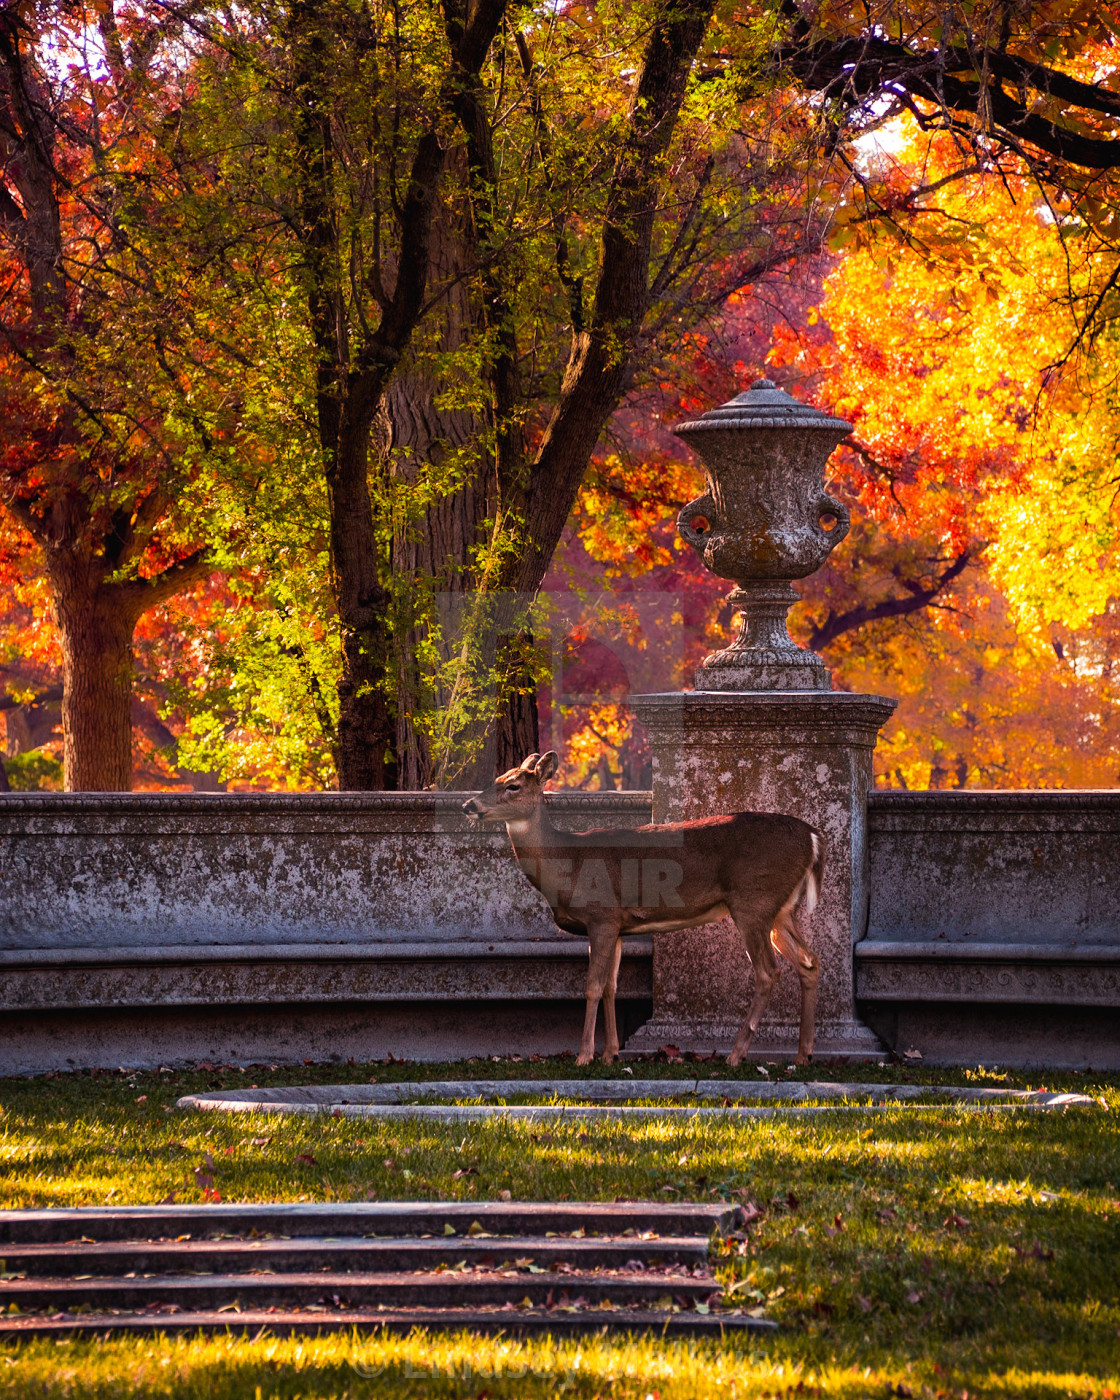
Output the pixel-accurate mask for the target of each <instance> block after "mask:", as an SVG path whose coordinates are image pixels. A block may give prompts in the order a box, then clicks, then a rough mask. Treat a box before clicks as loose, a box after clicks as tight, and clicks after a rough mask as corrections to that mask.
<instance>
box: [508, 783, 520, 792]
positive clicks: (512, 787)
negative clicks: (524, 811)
mask: <svg viewBox="0 0 1120 1400" xmlns="http://www.w3.org/2000/svg"><path fill="white" fill-rule="evenodd" d="M520 791H521V784H520V783H506V792H520Z"/></svg>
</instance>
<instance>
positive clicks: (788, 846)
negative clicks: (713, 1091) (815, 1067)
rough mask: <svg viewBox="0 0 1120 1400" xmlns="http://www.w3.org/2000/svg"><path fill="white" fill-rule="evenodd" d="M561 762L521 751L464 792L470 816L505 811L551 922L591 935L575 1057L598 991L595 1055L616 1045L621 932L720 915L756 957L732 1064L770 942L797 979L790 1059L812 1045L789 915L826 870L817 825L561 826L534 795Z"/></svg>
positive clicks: (811, 900)
mask: <svg viewBox="0 0 1120 1400" xmlns="http://www.w3.org/2000/svg"><path fill="white" fill-rule="evenodd" d="M558 767H559V760H558V759H557V757H556V755H555V754H554V753H546V754H545V755H544V757H543V758H542V757H541V755H540V754H536V753H533V754H530V755H529V757H528V758H527V759H526V760H525V761H524V763H522V765H521V767H520V768H511V769H510V770H509V772H508V773H503V774H502V775H501V777H500V778H497V779H495V781H494V783H493V784H492V785H491V786H490V787H488V788H487V789H486V791H485V792H481V793H479V795H478V796H477V797H472V798H471V799H470V800H469V801H468V802H465V803H464V804H463V811H464V812H466V813H467V814H468V816H472V817H477V818H479V819H481V820H482V821H501V822H505V824H506V830H507V831H508V832H509V838H510V840H511V841H512V843H513V850H514V854H515V855H516V857H517V860H518V862H519V864H520V866H521V869H522V870H523V871H524V872H525V874H526V875H527V876H528V877H529V879H530V880H531V881H532V882H533V884H534V885H536V887H537V889H538V890H540V891H541V893H542V894H543V895H544V897H545V898H546V899H547V900H548V902H549V904H551V905H552V910H553V914H554V916H555V919H556V922H557V924H558V925H559V926H560V928H562V929H564V930H565V931H566V932H568V933H577V934H579V933H582V934H586V935H587V938H588V941H589V943H590V945H591V952H590V964H589V967H588V971H587V1014H586V1016H585V1019H584V1023H583V1039H582V1041H581V1043H580V1050H579V1060H578V1063H579V1064H581V1065H586V1064H589V1063H590V1061H591V1060H592V1058H593V1057H594V1054H595V1017H596V1015H597V1013H598V1009H599V1001H600V999H601V1000H602V1003H603V1020H604V1023H605V1025H604V1029H605V1032H606V1037H605V1044H604V1047H603V1059H604V1060H605V1061H607V1062H608V1063H609V1062H610V1061H611V1060H613V1059H614V1057H615V1056H616V1055H617V1054H618V1028H617V1025H616V1023H615V1010H614V998H615V987H616V985H617V982H618V964H619V960H620V958H621V956H622V939H623V937H624V936H625V935H626V934H628V933H651V932H660V931H664V930H669V929H682V928H694V927H695V926H696V925H698V924H706V923H710V922H711V921H712V920H713V919H722V918H725V917H727V916H728V915H730V917H731V918H732V919H733V920H734V921H735V926H736V927H737V928H738V930H739V932H740V933H741V934H742V936H743V942H744V943H745V944H746V948H747V953H748V954H749V956H750V960H751V964H752V966H753V968H754V979H755V982H754V998H753V1000H752V1002H751V1009H750V1014H749V1016H748V1017H747V1019H746V1021H744V1023H743V1028H742V1030H740V1032H739V1034H738V1037H737V1038H736V1040H735V1044H734V1047H733V1048H732V1050H731V1054H730V1055H729V1056H728V1057H727V1062H728V1064H730V1065H737V1064H738V1063H739V1061H740V1060H741V1059H742V1057H743V1056H744V1055H745V1054H746V1052H747V1050H748V1049H749V1047H750V1043H751V1040H752V1038H753V1036H754V1033H755V1031H756V1030H757V1029H758V1024H759V1022H760V1021H761V1019H762V1016H763V1013H764V1012H765V1010H766V1004H767V1002H768V1001H769V1000H770V989H771V987H772V985H773V983H774V980H775V978H776V977H777V975H778V971H779V968H778V960H777V958H776V957H775V952H778V953H781V954H782V956H783V957H785V958H786V959H787V960H788V961H789V962H790V963H792V964H793V966H794V968H795V969H796V970H797V975H798V977H799V978H800V980H801V1031H800V1038H799V1044H798V1051H797V1062H798V1064H804V1063H805V1062H806V1061H807V1060H808V1058H809V1056H810V1055H811V1054H812V1053H813V1025H814V1021H815V1018H816V1009H817V977H818V968H817V960H816V958H815V957H814V956H813V955H812V953H810V951H809V949H808V948H807V947H806V946H805V944H804V942H803V941H802V938H801V935H800V933H799V931H798V928H797V924H796V919H797V916H798V914H799V913H800V912H801V911H804V912H805V913H806V914H811V913H812V912H813V908H814V906H815V905H816V902H817V897H818V895H819V894H820V888H821V878H822V876H823V873H824V851H825V840H824V837H823V835H822V834H821V833H820V832H819V831H816V830H815V829H814V828H813V827H811V826H808V825H807V824H806V823H805V822H803V821H799V820H798V819H797V818H796V817H784V816H776V815H773V814H771V813H768V812H736V813H734V814H732V815H729V816H725V817H704V818H702V819H701V820H699V821H690V822H666V823H664V824H663V825H661V826H640V827H636V828H631V829H629V830H614V829H603V830H596V831H581V832H574V833H573V832H568V831H560V830H558V829H557V828H556V827H554V826H553V825H552V822H551V821H550V819H549V816H548V812H547V810H546V809H545V803H544V785H545V783H546V782H547V781H548V779H549V778H551V777H552V775H553V774H554V773H555V772H556V770H557V768H558Z"/></svg>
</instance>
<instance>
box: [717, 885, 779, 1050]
mask: <svg viewBox="0 0 1120 1400" xmlns="http://www.w3.org/2000/svg"><path fill="white" fill-rule="evenodd" d="M773 908H774V906H773V905H771V906H770V909H769V911H767V910H763V909H759V908H757V907H756V908H751V907H750V905H748V904H745V903H744V904H739V903H737V902H734V901H730V900H729V901H728V909H729V911H730V914H731V917H732V919H734V921H735V927H736V928H737V929H738V930H739V932H740V933H741V934H742V936H743V942H744V943H745V944H746V947H747V956H748V957H749V958H750V960H751V967H752V968H753V969H754V997H753V999H752V1000H751V1009H750V1014H749V1015H748V1016H747V1019H746V1020H745V1021H744V1022H743V1026H742V1029H741V1030H740V1031H739V1034H738V1035H737V1036H736V1037H735V1044H734V1045H733V1046H732V1047H731V1054H730V1055H728V1057H727V1063H728V1064H729V1065H737V1064H738V1063H739V1061H740V1060H741V1059H742V1058H743V1056H744V1055H745V1054H746V1053H747V1051H748V1050H749V1049H750V1047H751V1041H752V1040H753V1039H754V1033H755V1031H757V1030H758V1025H759V1022H760V1021H761V1020H762V1018H763V1016H764V1015H765V1014H766V1008H767V1006H768V1005H769V1003H770V993H771V991H772V990H773V986H774V982H775V981H776V979H777V977H778V975H779V971H780V969H779V967H778V959H777V958H776V957H775V956H774V949H773V947H772V945H771V942H770V928H771V925H772V923H773Z"/></svg>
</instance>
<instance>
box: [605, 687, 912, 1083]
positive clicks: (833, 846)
mask: <svg viewBox="0 0 1120 1400" xmlns="http://www.w3.org/2000/svg"><path fill="white" fill-rule="evenodd" d="M631 703H632V704H633V706H634V710H635V712H636V714H637V715H638V717H639V719H640V720H641V721H642V723H643V724H644V725H645V727H646V731H647V733H648V735H649V739H650V744H651V746H652V748H653V819H654V821H655V822H665V821H680V820H687V819H689V818H693V817H704V816H714V815H716V814H718V813H721V812H736V811H763V812H766V811H769V812H786V813H789V814H791V815H792V816H797V817H801V818H803V819H804V820H805V821H807V822H810V823H811V824H812V825H813V826H816V827H817V828H819V829H820V830H821V831H823V832H824V833H825V835H826V837H827V838H828V853H827V858H826V864H825V876H824V886H823V889H822V891H821V900H820V903H819V904H818V905H817V909H816V912H815V913H814V915H813V917H812V920H811V922H809V924H808V941H809V944H810V946H811V947H812V949H813V951H814V952H815V953H816V954H817V956H818V957H819V958H820V965H821V978H820V1000H819V1004H818V1009H817V1034H816V1049H815V1053H816V1055H817V1056H819V1057H822V1058H827V1057H829V1056H835V1055H872V1054H878V1053H881V1051H882V1046H881V1045H880V1043H879V1041H878V1039H877V1038H876V1036H875V1035H874V1034H873V1033H872V1032H871V1031H870V1030H869V1029H868V1028H867V1027H866V1026H865V1025H863V1023H862V1022H861V1021H860V1020H859V1018H858V1017H857V1015H856V1010H855V998H854V994H853V993H854V976H853V955H852V945H853V944H854V943H855V942H856V941H857V940H859V939H860V938H862V937H863V936H864V933H865V930H866V926H867V890H868V872H867V793H868V790H869V788H870V786H871V781H872V773H871V757H872V753H873V752H874V749H875V743H876V739H877V737H878V733H879V730H880V729H881V728H882V726H883V724H884V723H885V722H886V721H887V719H889V718H890V715H891V713H892V711H893V710H894V707H895V701H893V700H888V699H885V698H884V697H882V696H878V695H851V694H848V693H845V692H833V691H808V690H806V691H745V692H732V691H685V692H683V693H680V694H665V695H636V696H633V697H631ZM778 961H779V963H780V964H781V965H782V966H783V969H784V975H782V976H781V978H780V979H779V981H778V982H777V984H776V985H775V988H774V994H773V998H772V1000H771V1002H770V1008H769V1011H768V1013H767V1016H766V1019H765V1020H764V1022H763V1024H762V1025H761V1026H760V1027H759V1031H758V1033H757V1035H756V1036H755V1041H754V1044H753V1046H752V1047H751V1052H750V1053H751V1056H752V1057H754V1058H763V1059H792V1058H793V1056H794V1054H795V1053H796V1050H797V1028H798V1008H799V1004H800V1001H799V998H800V991H799V987H798V982H797V978H796V976H795V975H794V972H793V969H792V968H788V967H786V966H785V964H784V961H783V960H782V959H781V958H779V960H778ZM750 983H751V971H750V962H749V960H748V958H747V955H746V952H745V951H744V949H743V946H742V941H741V939H740V937H739V935H738V932H737V931H736V929H735V927H734V925H733V924H732V923H731V921H730V920H729V919H725V920H722V921H721V922H719V923H715V924H708V925H705V926H704V927H703V928H699V929H685V930H683V931H681V932H679V933H658V934H654V954H653V1017H652V1019H651V1020H650V1021H649V1022H647V1023H646V1025H644V1026H643V1027H642V1028H641V1030H640V1031H638V1032H637V1034H636V1035H634V1036H631V1038H630V1040H629V1041H628V1042H627V1045H626V1050H627V1051H628V1052H634V1053H649V1052H651V1051H654V1050H657V1049H660V1048H661V1046H663V1045H675V1046H678V1047H679V1048H680V1049H682V1050H691V1051H695V1052H698V1053H710V1052H711V1051H713V1050H718V1051H726V1050H729V1049H730V1048H731V1044H732V1042H733V1041H734V1039H735V1036H736V1034H737V1032H738V1030H739V1027H740V1026H741V1025H742V1023H743V1021H744V1019H745V1018H746V1015H747V1010H748V1008H749V1006H750V993H751V988H750Z"/></svg>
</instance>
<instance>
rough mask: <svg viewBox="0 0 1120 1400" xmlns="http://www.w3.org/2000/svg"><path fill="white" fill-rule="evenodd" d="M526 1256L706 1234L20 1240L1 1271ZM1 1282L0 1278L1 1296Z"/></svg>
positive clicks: (610, 1249) (602, 1260)
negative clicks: (623, 1236)
mask: <svg viewBox="0 0 1120 1400" xmlns="http://www.w3.org/2000/svg"><path fill="white" fill-rule="evenodd" d="M525 1258H530V1259H531V1260H532V1262H533V1263H534V1264H536V1265H538V1266H540V1267H543V1268H547V1267H548V1266H549V1265H550V1264H556V1263H561V1262H566V1263H570V1264H573V1265H575V1266H576V1267H577V1268H579V1269H590V1268H598V1267H604V1266H607V1267H613V1268H620V1267H621V1266H622V1265H624V1264H626V1263H627V1262H628V1261H630V1260H636V1261H638V1262H640V1263H642V1264H644V1265H645V1266H646V1267H647V1268H648V1267H650V1266H662V1265H665V1264H674V1265H677V1266H681V1265H684V1266H688V1267H695V1266H697V1265H704V1264H706V1263H707V1259H708V1241H707V1238H702V1237H699V1236H682V1235H663V1236H657V1237H653V1238H648V1239H642V1238H640V1237H638V1236H628V1237H626V1238H618V1237H601V1238H597V1237H596V1238H588V1239H573V1238H571V1236H556V1237H555V1238H552V1239H549V1238H547V1237H544V1236H532V1235H526V1236H518V1237H516V1238H513V1239H511V1238H509V1237H508V1236H506V1237H503V1238H492V1239H491V1238H487V1237H485V1236H483V1237H481V1238H480V1237H475V1236H470V1235H465V1236H459V1235H456V1236H454V1237H452V1236H447V1237H436V1238H432V1239H427V1240H425V1239H402V1238H397V1239H365V1238H352V1239H320V1238H316V1237H314V1236H310V1237H307V1238H303V1239H291V1240H288V1239H237V1240H233V1239H223V1240H205V1239H203V1240H194V1239H191V1240H124V1241H111V1242H109V1243H94V1242H89V1241H87V1242H75V1241H68V1242H67V1243H65V1244H20V1245H15V1246H11V1245H9V1246H5V1247H4V1255H3V1257H2V1258H0V1275H2V1274H4V1273H6V1274H8V1275H9V1276H10V1275H12V1274H27V1275H28V1276H30V1277H41V1276H54V1277H58V1276H62V1275H70V1276H73V1275H74V1274H76V1273H80V1274H94V1275H96V1276H98V1277H105V1276H111V1275H117V1276H119V1275H121V1274H126V1273H136V1274H167V1273H189V1272H191V1271H192V1270H203V1269H205V1270H210V1271H212V1272H214V1273H235V1272H237V1271H239V1270H250V1269H271V1270H273V1271H275V1272H277V1273H290V1272H301V1271H303V1272H305V1271H307V1270H310V1269H328V1270H334V1271H340V1272H346V1271H349V1270H354V1269H358V1270H364V1271H373V1272H378V1273H385V1272H389V1271H394V1270H400V1271H406V1272H423V1271H424V1270H432V1269H435V1268H436V1266H437V1265H439V1264H440V1263H443V1264H447V1265H451V1264H456V1263H458V1262H459V1261H460V1260H466V1261H467V1262H468V1263H475V1262H477V1263H491V1264H495V1265H500V1264H502V1263H509V1264H512V1263H513V1262H514V1261H515V1260H517V1259H525ZM5 1286H6V1285H5V1284H4V1283H2V1282H0V1298H2V1297H3V1296H4V1294H3V1289H4V1288H5Z"/></svg>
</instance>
